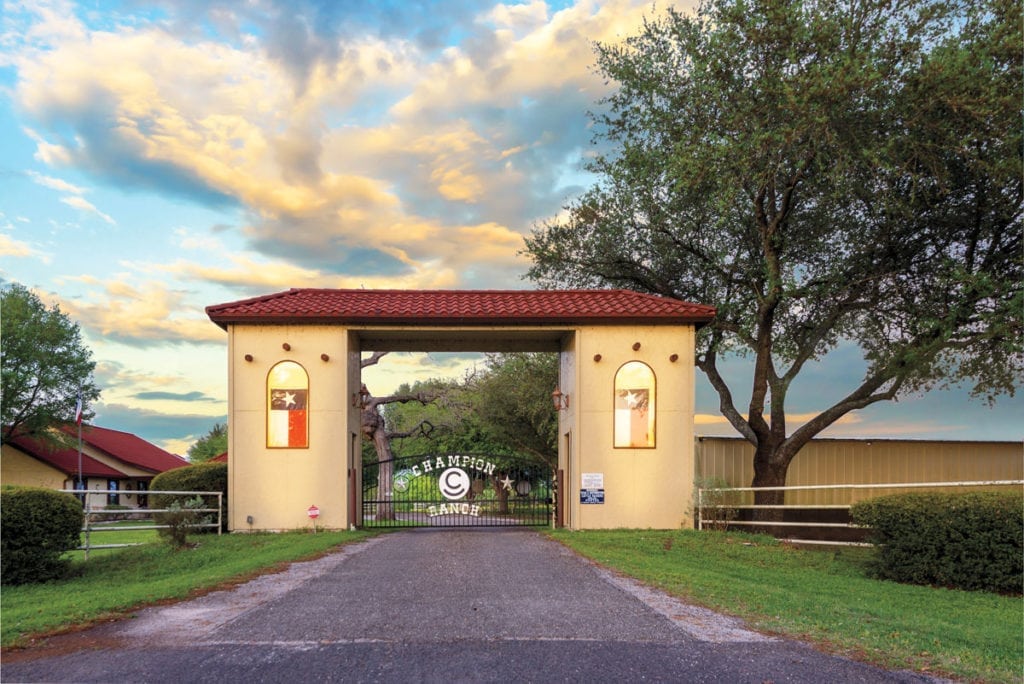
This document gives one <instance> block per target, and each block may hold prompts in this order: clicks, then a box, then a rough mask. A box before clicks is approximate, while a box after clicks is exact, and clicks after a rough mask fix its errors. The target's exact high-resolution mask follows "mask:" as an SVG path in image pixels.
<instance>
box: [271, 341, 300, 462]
mask: <svg viewBox="0 0 1024 684" xmlns="http://www.w3.org/2000/svg"><path fill="white" fill-rule="evenodd" d="M267 446H268V447H270V448H306V447H308V446H309V375H308V374H307V373H306V369H305V368H303V367H302V366H300V365H299V364H297V363H295V362H294V361H282V362H280V363H278V364H276V365H275V366H274V367H273V368H271V369H270V373H268V374H267Z"/></svg>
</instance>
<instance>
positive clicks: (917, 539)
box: [850, 492, 1024, 594]
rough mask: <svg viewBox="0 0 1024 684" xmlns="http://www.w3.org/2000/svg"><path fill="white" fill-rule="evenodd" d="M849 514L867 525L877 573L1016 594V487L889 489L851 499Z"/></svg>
mask: <svg viewBox="0 0 1024 684" xmlns="http://www.w3.org/2000/svg"><path fill="white" fill-rule="evenodd" d="M850 514H851V516H852V518H853V520H854V522H856V523H857V524H859V525H866V526H868V527H870V528H871V535H872V536H871V540H872V541H873V542H874V543H875V545H876V548H877V550H878V551H877V556H876V561H875V564H874V568H873V570H874V572H875V574H876V575H877V576H878V577H879V578H881V579H890V580H895V581H897V582H906V583H911V584H923V585H936V586H945V587H951V588H958V589H969V590H974V589H981V590H987V591H996V592H1000V593H1012V594H1019V593H1021V590H1022V581H1024V494H1022V493H1021V492H1009V493H1004V492H979V493H969V494H941V493H927V494H925V493H914V494H896V495H892V496H883V497H879V498H877V499H871V500H868V501H862V502H860V503H857V504H855V505H854V506H853V507H852V508H851V510H850Z"/></svg>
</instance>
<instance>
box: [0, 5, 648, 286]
mask: <svg viewBox="0 0 1024 684" xmlns="http://www.w3.org/2000/svg"><path fill="white" fill-rule="evenodd" d="M223 10H224V12H225V13H223V14H219V15H217V18H216V22H215V23H216V25H217V26H218V27H220V28H222V29H223V30H225V31H227V32H228V35H231V36H234V38H235V39H234V40H232V41H229V42H225V41H221V42H214V41H213V40H211V39H210V38H209V37H208V36H202V35H199V34H197V33H195V32H189V31H187V30H185V29H184V27H183V26H182V25H179V24H174V21H173V20H172V21H171V22H170V24H165V25H164V26H163V27H162V29H161V28H156V27H146V26H144V25H139V26H129V25H124V26H121V27H118V28H117V29H112V28H110V27H106V28H105V30H90V29H88V28H86V27H84V26H83V25H82V24H81V23H80V22H78V21H76V20H75V19H74V15H73V13H72V12H70V10H69V8H68V7H57V8H51V9H47V10H41V11H39V12H38V13H37V14H38V16H37V21H36V22H35V24H34V25H33V29H32V35H33V39H32V41H31V42H30V44H29V45H30V46H29V47H26V49H25V50H24V51H23V52H22V53H20V54H19V55H17V56H16V57H15V58H14V60H13V63H14V64H15V65H16V67H17V69H18V82H17V84H16V87H15V90H14V96H15V98H16V99H17V101H18V102H19V104H20V105H21V106H22V107H23V108H24V109H25V110H26V111H28V112H30V113H32V114H33V115H34V116H35V117H36V118H37V119H38V120H40V121H45V122H49V123H50V127H49V130H47V131H45V132H38V131H31V132H30V133H31V135H32V138H33V139H34V140H35V141H36V144H37V158H39V159H43V160H45V161H46V162H47V163H48V164H51V165H54V166H58V165H59V166H68V165H71V166H75V167H77V168H80V169H84V170H87V171H89V172H91V173H93V174H96V175H97V176H98V177H101V178H103V179H105V180H106V181H107V182H118V183H125V184H129V185H142V186H144V187H150V188H154V189H158V190H160V191H161V192H169V193H178V194H180V195H183V196H185V197H188V198H190V199H192V200H194V201H199V202H206V203H211V204H218V203H224V202H230V203H235V204H237V205H238V206H240V207H242V208H243V209H244V210H245V211H246V212H247V213H248V214H249V216H250V221H249V223H248V225H247V226H244V227H242V228H240V229H239V230H241V231H242V234H243V235H244V236H245V237H246V238H247V239H248V240H249V244H250V247H251V248H252V249H254V250H256V251H258V252H262V253H265V254H268V255H271V254H273V255H279V254H284V255H285V256H286V257H287V259H288V260H289V261H290V262H291V263H293V264H295V265H296V266H297V267H299V268H309V269H312V270H315V271H321V272H322V271H325V270H327V269H326V268H325V265H326V264H329V263H331V262H332V261H333V262H334V263H344V262H345V259H346V258H347V257H348V255H349V254H351V253H352V252H353V251H358V250H376V251H379V252H380V253H381V254H382V255H387V256H388V257H389V258H390V259H391V260H392V261H390V262H389V261H388V260H387V259H384V260H382V261H381V265H382V266H387V269H388V270H389V272H388V273H386V274H384V275H386V277H388V278H395V277H398V278H403V279H408V280H410V281H411V282H418V281H420V280H422V274H423V273H424V272H425V271H426V270H427V269H428V268H429V269H430V270H431V271H436V270H438V267H440V271H441V272H442V273H453V274H454V276H455V283H456V284H458V282H459V281H460V280H463V279H464V278H466V277H467V276H466V274H467V273H470V274H471V273H473V272H476V271H479V270H480V269H482V268H485V266H486V265H487V264H489V263H490V260H492V259H495V258H500V257H501V256H504V259H503V261H504V262H505V263H504V265H500V266H499V267H498V268H497V269H496V270H495V271H494V273H495V275H496V277H499V278H502V279H503V280H504V281H505V283H511V282H514V281H515V280H516V279H517V278H518V276H519V274H521V272H522V271H523V269H524V266H525V264H524V263H523V262H522V261H521V260H518V259H517V257H516V256H515V254H516V252H517V251H518V249H519V247H520V246H521V240H519V239H514V238H513V236H514V235H516V234H518V235H523V234H525V233H526V232H527V231H528V230H529V228H530V226H531V224H532V222H533V221H535V220H537V219H539V218H542V217H544V216H545V215H550V213H551V212H553V211H556V210H557V207H558V206H559V205H560V204H561V203H562V202H563V201H564V199H565V197H564V192H565V189H564V188H559V187H558V185H559V182H560V181H559V180H558V179H559V178H561V177H562V176H563V175H564V169H562V168H559V167H561V166H562V165H564V164H565V162H566V160H568V159H573V158H577V159H578V158H579V157H578V154H573V153H571V150H574V149H580V148H582V147H584V146H585V145H586V143H587V142H588V140H587V136H588V135H589V134H588V133H587V132H586V122H585V110H586V109H587V108H588V107H589V106H591V105H592V104H593V102H594V100H595V99H596V98H597V97H599V96H600V95H601V94H602V93H603V92H605V90H606V88H607V86H606V85H605V84H604V83H603V82H602V81H601V80H600V78H599V77H598V76H597V75H596V74H595V73H594V72H593V70H592V68H591V67H592V63H593V50H592V41H594V40H618V39H621V38H622V37H623V36H624V35H626V34H627V33H629V32H631V31H632V30H634V29H635V28H636V27H638V26H639V24H640V21H641V19H642V17H643V16H644V15H645V14H647V13H649V12H650V10H651V8H650V6H649V4H648V3H647V2H632V1H627V0H611V1H609V2H606V3H601V4H596V3H590V2H580V3H578V4H576V5H573V6H571V7H569V8H566V9H563V10H560V11H557V12H552V11H551V10H550V9H549V8H548V7H547V6H546V5H545V4H544V3H541V2H534V3H530V4H528V5H508V6H506V5H500V4H499V5H494V6H492V7H491V8H490V9H486V10H483V11H482V12H480V13H479V14H478V15H477V16H476V17H475V19H471V18H470V17H469V16H465V17H464V19H465V20H466V25H465V26H466V30H467V31H468V32H469V34H468V36H467V37H466V38H465V39H464V40H462V42H461V43H460V44H459V45H452V46H448V47H446V48H445V49H443V50H434V49H431V50H424V49H423V45H418V44H414V43H409V42H408V41H407V40H403V39H399V38H398V37H397V36H396V37H392V36H391V35H388V32H387V31H383V32H381V34H380V35H377V36H374V35H372V34H366V35H362V36H359V37H356V36H354V35H347V39H346V41H345V43H344V49H340V48H339V47H337V44H336V43H334V42H332V41H334V40H336V38H337V35H341V34H342V33H343V32H344V29H343V27H342V24H344V23H345V22H344V21H341V15H335V14H333V13H332V14H331V15H330V16H325V17H320V18H321V19H323V21H324V22H325V23H324V24H323V25H322V26H321V25H319V24H317V25H313V24H310V23H309V19H308V18H306V19H303V18H300V17H298V15H296V16H292V15H290V14H289V13H287V12H285V11H284V6H283V5H281V6H280V7H278V6H277V5H274V4H268V5H264V6H262V9H261V10H259V11H256V10H254V9H253V8H245V7H237V8H234V10H237V11H234V10H228V8H227V6H225V8H223ZM65 11H66V12H67V15H68V16H66V17H64V19H63V20H61V19H60V18H59V17H58V15H60V14H61V13H63V12H65ZM215 11H221V9H220V8H216V6H213V7H212V8H211V10H210V13H215ZM172 14H173V12H172ZM247 21H254V22H256V23H258V24H259V25H261V26H262V27H263V28H264V29H265V31H266V33H264V34H260V33H251V34H246V33H244V32H243V31H242V29H241V26H243V25H244V24H245V23H246V22H247ZM168 26H170V27H171V30H167V28H168ZM332 32H333V33H332ZM285 38H287V40H285ZM427 43H429V41H426V42H425V43H424V45H426V44H427ZM332 46H333V47H332ZM552 64H557V65H558V68H557V69H551V68H549V67H550V65H552ZM371 99H372V101H374V102H376V103H378V104H377V109H376V110H374V112H373V114H374V115H373V116H368V114H369V112H368V111H366V102H367V101H368V100H371ZM566 126H573V127H575V128H573V129H572V130H570V129H569V128H566ZM69 131H70V133H69ZM45 178H50V177H45ZM44 182H45V181H44ZM51 187H52V186H51ZM55 189H56V188H55ZM80 194H81V193H78V194H77V195H74V196H72V197H71V198H64V199H63V200H62V201H64V202H65V203H67V204H69V205H71V206H74V207H76V208H77V209H80V210H82V211H87V212H91V213H94V214H95V215H97V216H99V217H101V218H103V219H104V220H107V221H108V222H111V223H112V222H113V219H112V218H111V217H110V216H108V215H107V214H104V213H102V212H100V211H99V210H98V209H96V207H95V206H93V205H92V204H91V203H89V202H87V201H85V200H83V199H81V197H80ZM75 197H77V199H75ZM494 226H498V227H500V231H503V232H504V233H506V235H504V236H501V238H500V239H499V240H498V241H497V242H490V243H487V244H483V243H481V242H479V241H476V242H474V241H470V240H467V239H466V238H467V234H468V235H472V234H474V233H481V234H482V233H484V232H486V233H488V235H489V236H490V237H494V236H496V235H497V234H498V231H496V230H495V229H494V228H493V227H494ZM439 236H442V237H441V239H438V237H439ZM389 264H390V265H389ZM367 276H368V274H366V273H359V274H358V278H359V279H361V280H365V279H366V278H367ZM434 280H436V278H434ZM444 280H449V278H448V276H445V277H444ZM470 284H472V282H470Z"/></svg>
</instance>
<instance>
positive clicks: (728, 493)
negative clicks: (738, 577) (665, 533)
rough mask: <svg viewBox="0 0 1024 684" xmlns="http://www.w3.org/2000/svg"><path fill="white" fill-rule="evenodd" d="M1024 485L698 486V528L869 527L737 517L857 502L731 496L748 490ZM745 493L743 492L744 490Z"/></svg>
mask: <svg viewBox="0 0 1024 684" xmlns="http://www.w3.org/2000/svg"><path fill="white" fill-rule="evenodd" d="M1015 485H1016V486H1020V485H1024V480H977V481H961V482H887V483H871V484H866V483H865V484H831V485H792V486H780V487H698V488H697V529H699V530H704V529H728V528H729V527H732V526H747V527H768V528H771V527H777V528H821V529H829V528H831V529H845V530H863V529H865V528H863V527H861V526H859V525H856V524H854V523H853V522H820V521H819V522H815V521H784V520H780V521H774V520H737V519H735V514H736V512H737V511H741V510H780V511H783V512H785V511H818V510H822V511H827V510H838V511H846V512H847V515H848V514H849V510H850V507H851V506H852V505H853V504H822V505H815V504H752V503H751V504H748V503H743V502H740V501H735V500H729V499H732V498H735V496H734V495H736V494H741V493H747V492H791V491H809V490H850V493H851V495H852V493H853V491H854V490H873V489H920V488H932V489H935V488H940V487H943V488H960V487H1010V486H1015ZM741 495H742V494H741ZM783 541H788V542H795V543H800V544H827V545H841V546H871V544H870V543H867V542H859V541H843V540H827V539H826V540H823V539H797V538H787V539H784V540H783Z"/></svg>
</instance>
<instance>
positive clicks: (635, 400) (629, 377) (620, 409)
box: [614, 361, 655, 449]
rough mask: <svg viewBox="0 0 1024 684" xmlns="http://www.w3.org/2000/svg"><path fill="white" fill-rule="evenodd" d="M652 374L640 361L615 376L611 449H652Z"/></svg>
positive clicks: (653, 397)
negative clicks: (613, 436) (613, 432)
mask: <svg viewBox="0 0 1024 684" xmlns="http://www.w3.org/2000/svg"><path fill="white" fill-rule="evenodd" d="M654 411H655V380H654V371H652V370H651V367H650V366H648V365H647V364H646V363H643V362H641V361H629V362H627V363H625V364H623V365H622V367H621V368H619V370H618V371H617V372H616V373H615V438H614V446H616V447H623V448H641V449H644V448H648V449H649V448H653V447H654Z"/></svg>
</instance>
